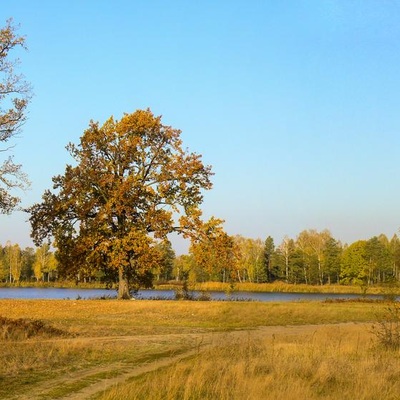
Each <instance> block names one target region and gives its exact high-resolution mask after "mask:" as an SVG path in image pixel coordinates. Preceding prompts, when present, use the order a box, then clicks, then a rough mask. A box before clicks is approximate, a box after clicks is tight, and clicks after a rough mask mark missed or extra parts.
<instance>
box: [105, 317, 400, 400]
mask: <svg viewBox="0 0 400 400" xmlns="http://www.w3.org/2000/svg"><path fill="white" fill-rule="evenodd" d="M399 361H400V354H399V352H384V351H382V350H381V349H378V348H377V347H376V346H375V345H374V344H373V342H372V337H371V335H370V334H369V333H368V331H367V330H366V329H365V327H364V326H362V325H351V326H344V327H343V326H340V327H334V328H331V327H330V328H327V327H320V328H319V327H317V328H315V330H314V331H313V332H312V333H308V334H298V335H286V334H284V333H280V334H276V335H274V336H272V337H271V336H269V337H264V338H263V337H259V336H258V335H253V334H251V333H250V334H249V335H248V336H247V337H246V336H244V337H241V338H240V339H237V338H229V336H227V337H226V339H225V341H224V342H221V343H219V344H218V345H217V346H215V347H212V348H210V349H209V350H207V351H205V352H203V353H199V354H198V355H197V356H196V357H194V358H192V359H190V360H186V361H184V362H180V363H179V364H176V365H173V366H171V367H169V368H166V369H163V370H161V371H160V370H158V371H156V372H154V373H151V374H147V375H144V376H142V377H139V378H136V379H135V380H134V381H132V382H130V383H128V384H125V385H121V386H117V387H114V388H112V389H111V390H109V391H108V392H106V393H105V394H103V395H101V396H99V397H98V399H101V400H126V399H130V400H136V399H152V400H166V399H170V400H189V399H190V400H196V399H198V400H204V399H221V400H225V399H226V400H234V399H238V400H245V399H246V400H258V399H274V400H287V399H297V400H301V399H304V400H305V399H307V400H313V399H332V400H333V399H349V400H350V399H351V400H353V399H358V400H362V399H364V400H366V399H371V400H376V399H380V400H384V399H393V400H394V399H398V398H399V393H400V379H399V378H400V367H399Z"/></svg>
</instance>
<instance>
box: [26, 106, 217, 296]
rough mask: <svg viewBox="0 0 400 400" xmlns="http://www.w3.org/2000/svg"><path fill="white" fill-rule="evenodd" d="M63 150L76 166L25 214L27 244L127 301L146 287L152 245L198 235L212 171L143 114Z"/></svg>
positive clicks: (95, 128)
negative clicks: (105, 283) (48, 249)
mask: <svg viewBox="0 0 400 400" xmlns="http://www.w3.org/2000/svg"><path fill="white" fill-rule="evenodd" d="M67 149H68V150H69V152H70V154H71V155H72V157H73V158H74V160H75V162H76V164H75V165H74V166H72V165H67V167H66V170H65V173H64V175H59V176H56V177H54V178H53V183H54V185H53V189H54V191H50V190H47V191H45V193H44V195H43V198H42V200H43V201H42V202H41V203H38V204H35V205H34V206H32V207H31V209H30V213H31V216H30V222H31V225H32V237H33V239H34V241H35V243H36V244H37V245H40V244H41V243H42V242H43V241H45V240H46V239H47V240H49V239H51V240H54V245H55V246H56V248H57V258H58V261H59V268H60V273H62V274H64V275H69V276H73V275H74V274H77V273H79V272H82V271H89V272H90V271H92V272H93V271H96V270H102V271H103V272H104V273H105V274H106V276H108V277H110V278H111V279H118V282H119V289H118V297H119V298H129V297H130V290H131V289H132V288H137V287H139V286H140V285H146V284H147V285H149V284H150V283H151V273H150V271H151V269H152V268H154V267H155V265H156V264H157V262H158V257H159V251H156V248H155V244H156V242H157V240H164V239H165V238H166V237H167V235H168V234H169V233H171V232H178V233H180V234H182V235H184V236H185V237H191V236H193V235H195V233H196V231H198V230H199V227H200V226H201V220H200V217H201V211H200V208H199V206H200V205H201V203H202V201H203V190H206V189H210V188H211V186H212V184H211V181H210V176H211V175H212V173H211V167H210V166H205V165H203V163H202V160H201V156H200V155H199V154H196V153H191V152H189V151H188V150H187V149H184V148H182V141H181V139H180V131H179V130H177V129H173V128H172V127H170V126H165V125H163V124H162V123H161V117H157V116H154V115H153V114H152V112H151V111H150V110H138V111H136V112H134V113H132V114H125V115H124V116H123V117H122V118H121V120H114V118H112V117H111V118H110V119H109V120H108V121H106V122H105V123H104V124H103V125H102V126H100V125H99V123H97V122H93V121H92V122H91V123H90V125H89V128H88V129H87V130H86V131H85V132H84V134H83V136H82V137H81V140H80V144H79V145H77V146H76V145H74V144H69V145H68V146H67Z"/></svg>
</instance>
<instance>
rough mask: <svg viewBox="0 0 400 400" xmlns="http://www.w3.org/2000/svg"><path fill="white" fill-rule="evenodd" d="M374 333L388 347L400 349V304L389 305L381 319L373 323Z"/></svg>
mask: <svg viewBox="0 0 400 400" xmlns="http://www.w3.org/2000/svg"><path fill="white" fill-rule="evenodd" d="M372 333H373V334H374V335H375V337H376V338H377V339H378V342H379V344H381V345H382V346H383V347H385V348H386V349H394V350H397V349H400V304H399V303H397V302H393V303H391V304H390V305H388V306H387V307H386V309H385V312H384V314H383V315H382V316H380V317H379V320H378V321H377V322H376V323H375V324H373V325H372Z"/></svg>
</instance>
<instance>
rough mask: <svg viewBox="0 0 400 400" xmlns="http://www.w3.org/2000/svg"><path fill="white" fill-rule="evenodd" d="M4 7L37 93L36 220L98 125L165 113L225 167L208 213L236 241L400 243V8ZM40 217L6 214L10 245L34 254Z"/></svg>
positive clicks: (377, 4) (224, 2) (218, 171)
mask: <svg viewBox="0 0 400 400" xmlns="http://www.w3.org/2000/svg"><path fill="white" fill-rule="evenodd" d="M2 3H3V4H2V5H1V8H0V17H1V25H3V26H4V25H5V20H6V19H7V18H9V17H13V18H14V21H15V22H16V23H19V24H21V28H20V30H19V32H20V33H21V34H24V35H26V37H27V45H28V47H29V52H27V53H22V54H21V57H20V58H21V61H22V64H21V68H20V69H21V72H23V73H24V75H25V76H26V78H27V80H29V81H30V82H31V83H32V85H33V87H34V93H35V97H34V98H33V100H32V103H31V105H30V108H29V120H28V122H27V123H26V125H25V126H24V129H23V135H22V137H20V138H19V139H18V140H17V141H16V143H17V146H16V148H15V149H14V150H13V153H14V155H15V160H16V161H18V162H20V163H22V164H23V166H24V170H25V172H26V173H28V175H29V177H30V180H31V181H32V188H31V190H30V191H29V192H26V193H21V195H22V198H23V206H30V205H32V204H33V203H35V202H38V201H40V198H41V195H42V193H43V191H44V190H45V189H46V188H50V187H51V177H52V176H54V175H57V174H59V173H63V172H64V167H65V164H66V163H68V162H70V161H71V160H70V158H69V155H68V153H67V151H66V150H65V145H66V144H67V143H68V142H70V141H72V142H75V143H76V142H78V140H79V137H80V136H81V134H82V133H83V130H84V129H85V128H86V127H87V126H88V123H89V120H90V119H94V120H97V121H100V122H103V121H105V119H107V118H108V117H109V116H110V115H114V117H115V118H117V119H119V118H120V117H121V115H122V114H123V113H124V112H133V111H134V110H136V109H138V108H147V107H150V108H151V109H152V111H153V112H154V113H155V114H157V115H163V122H164V123H166V124H168V125H172V126H173V127H175V128H179V129H181V130H182V138H183V142H184V145H186V146H187V147H188V148H189V149H190V150H191V151H196V152H199V153H201V154H203V158H204V161H205V162H206V163H208V164H211V165H212V166H213V170H214V172H215V176H214V179H213V181H214V188H213V189H212V191H210V192H208V193H207V194H206V196H205V199H204V205H203V210H204V214H205V216H206V217H209V216H211V215H215V216H216V217H219V218H223V219H225V221H226V223H225V228H226V230H227V232H228V233H229V234H242V235H244V236H246V237H253V238H257V237H260V238H262V239H265V238H266V237H267V236H268V235H271V236H273V237H274V238H275V242H276V244H279V242H280V241H281V239H282V237H283V236H284V235H289V236H290V237H293V238H295V236H296V235H297V234H298V233H299V232H300V231H301V230H303V229H309V228H314V229H318V230H322V229H325V228H327V229H329V230H330V231H331V232H332V234H333V235H334V237H336V238H337V239H340V240H342V241H343V242H348V243H351V242H352V241H355V240H358V239H364V238H370V237H372V236H374V235H378V234H380V233H385V234H387V235H388V236H392V235H393V234H394V233H396V232H398V229H399V227H400V185H399V182H398V177H399V175H400V160H399V153H400V112H399V110H400V24H399V21H400V2H399V1H385V0H376V1H369V0H359V1H357V0H352V1H349V0H343V1H340V0H338V1H329V0H326V1H324V0H315V1H294V0H293V1H285V0H283V1H272V0H271V1H252V0H249V1H235V0H230V1H228V0H220V1H211V0H203V1H198V2H192V1H184V0H182V1H173V0H171V1H164V0H159V1H145V0H143V1H118V0H114V1H104V0H103V1H102V0H97V1H95V0H87V1H84V0H82V1H78V0H68V1H67V0H58V1H31V0H19V1H6V2H2ZM26 219H27V216H26V215H24V214H22V213H19V212H17V213H14V214H13V215H12V216H4V215H0V226H1V228H0V243H2V244H4V243H5V242H6V241H7V240H11V241H12V242H13V243H14V242H16V243H19V244H20V245H22V246H26V245H30V244H31V241H30V238H29V231H30V226H29V224H28V223H27V222H26ZM179 246H181V245H180V244H179V243H178V245H177V247H178V248H177V251H178V253H179V252H180V251H182V249H181V248H179Z"/></svg>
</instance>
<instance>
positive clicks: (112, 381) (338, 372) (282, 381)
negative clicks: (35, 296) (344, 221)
mask: <svg viewBox="0 0 400 400" xmlns="http://www.w3.org/2000/svg"><path fill="white" fill-rule="evenodd" d="M0 307H1V313H0V315H1V317H3V323H2V326H1V331H0V340H1V341H2V343H1V347H0V382H1V385H0V398H2V399H30V400H32V399H74V398H75V399H86V398H88V399H89V398H90V399H102V400H106V399H107V400H110V399H124V400H126V399H260V398H263V399H291V398H296V399H319V398H324V399H336V398H340V399H354V398H357V399H398V398H399V395H398V394H399V393H400V366H399V364H400V363H399V359H400V354H399V350H393V349H392V350H388V349H384V348H382V347H381V346H379V343H377V340H376V336H375V335H373V334H372V333H371V322H372V323H373V322H374V321H376V320H382V318H383V317H382V316H383V313H384V312H385V311H386V309H387V304H384V303H357V302H354V303H351V302H346V303H320V302H296V303H261V302H187V301H116V300H108V301H101V300H79V301H74V300H60V301H58V300H57V301H56V300H48V301H43V300H0ZM26 319H29V321H26ZM38 321H39V322H38Z"/></svg>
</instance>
